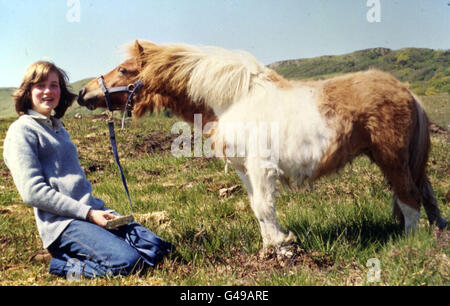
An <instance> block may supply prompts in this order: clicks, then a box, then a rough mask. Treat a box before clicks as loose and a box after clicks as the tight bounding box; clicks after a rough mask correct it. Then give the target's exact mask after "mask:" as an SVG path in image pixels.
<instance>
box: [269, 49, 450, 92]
mask: <svg viewBox="0 0 450 306" xmlns="http://www.w3.org/2000/svg"><path fill="white" fill-rule="evenodd" d="M269 67H270V68H272V69H274V70H275V71H277V72H278V73H279V74H281V75H283V76H284V77H286V78H289V79H320V78H329V77H332V76H335V75H339V74H342V73H346V72H355V71H361V70H366V69H369V68H378V69H381V70H383V71H387V72H390V73H392V74H393V75H394V76H396V77H397V78H398V79H400V80H402V81H403V82H409V83H410V85H411V89H412V90H413V91H414V92H415V93H416V94H419V95H435V94H438V93H450V50H432V49H419V48H406V49H400V50H395V51H394V50H391V49H387V48H373V49H366V50H360V51H356V52H353V53H349V54H344V55H337V56H321V57H315V58H310V59H296V60H287V61H281V62H276V63H273V64H271V65H269Z"/></svg>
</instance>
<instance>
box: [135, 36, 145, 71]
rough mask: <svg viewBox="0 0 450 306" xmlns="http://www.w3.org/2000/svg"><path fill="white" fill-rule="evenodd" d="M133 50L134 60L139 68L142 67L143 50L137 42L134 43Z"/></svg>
mask: <svg viewBox="0 0 450 306" xmlns="http://www.w3.org/2000/svg"><path fill="white" fill-rule="evenodd" d="M134 50H135V54H136V60H137V64H138V66H139V68H142V67H144V64H145V62H144V56H143V55H144V48H143V47H142V46H141V44H140V43H139V41H138V40H136V41H135V42H134Z"/></svg>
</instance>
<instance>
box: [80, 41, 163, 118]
mask: <svg viewBox="0 0 450 306" xmlns="http://www.w3.org/2000/svg"><path fill="white" fill-rule="evenodd" d="M129 53H130V55H131V56H130V57H129V58H128V59H127V60H126V61H124V62H123V63H122V64H120V65H119V66H117V67H116V68H114V69H113V70H111V71H110V72H108V73H106V74H104V75H103V80H104V84H105V86H106V88H108V89H110V88H114V87H122V86H129V85H131V84H134V83H135V82H136V81H137V80H138V78H139V74H140V72H141V70H142V68H143V66H144V62H143V61H142V54H143V47H142V46H141V44H140V43H139V42H138V41H135V43H134V44H133V45H131V46H129ZM127 98H128V93H127V92H116V93H111V94H110V101H111V107H112V108H113V109H117V110H124V109H125V103H126V101H127ZM143 99H144V100H151V102H153V103H152V108H151V111H153V107H154V106H157V107H159V106H160V105H161V104H162V103H161V100H163V97H162V96H161V95H158V94H156V93H154V94H153V95H151V96H150V97H149V96H148V95H143V94H140V93H139V92H138V93H137V94H136V95H135V96H134V101H135V104H136V105H138V107H137V112H138V114H137V115H138V117H140V116H141V115H142V114H143V113H144V112H145V111H147V110H149V109H145V110H143V109H141V108H140V107H139V105H140V104H141V102H142V100H143ZM147 102H149V101H147ZM78 104H80V105H81V106H85V107H87V108H88V109H90V110H94V109H96V108H106V107H107V105H106V99H105V96H104V93H103V90H102V89H101V88H100V85H99V83H98V78H96V79H93V80H91V81H90V82H89V83H87V84H86V85H85V86H84V87H83V88H82V89H81V90H80V92H79V94H78ZM147 104H148V103H147ZM135 111H136V110H135Z"/></svg>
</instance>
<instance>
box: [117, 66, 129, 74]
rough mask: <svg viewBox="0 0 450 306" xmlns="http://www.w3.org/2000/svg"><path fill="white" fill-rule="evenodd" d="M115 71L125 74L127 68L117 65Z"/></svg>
mask: <svg viewBox="0 0 450 306" xmlns="http://www.w3.org/2000/svg"><path fill="white" fill-rule="evenodd" d="M117 71H118V72H119V73H122V74H125V73H126V72H127V70H126V69H125V68H122V67H119V68H118V69H117Z"/></svg>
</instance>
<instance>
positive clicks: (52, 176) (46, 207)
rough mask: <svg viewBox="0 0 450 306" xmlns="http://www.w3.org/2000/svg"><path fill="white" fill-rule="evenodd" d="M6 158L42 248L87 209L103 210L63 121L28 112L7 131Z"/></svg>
mask: <svg viewBox="0 0 450 306" xmlns="http://www.w3.org/2000/svg"><path fill="white" fill-rule="evenodd" d="M3 158H4V160H5V163H6V165H7V166H8V168H9V169H10V171H11V174H12V177H13V180H14V183H15V185H16V187H17V190H18V191H19V194H20V195H21V197H22V199H23V201H24V202H25V203H27V204H30V205H32V206H33V207H34V214H35V218H36V223H37V227H38V231H39V234H40V236H41V238H42V242H43V245H44V248H47V247H48V246H50V244H51V243H52V242H53V241H55V240H56V239H57V238H58V237H59V235H60V234H61V233H62V232H63V231H64V229H65V228H66V227H67V225H69V223H70V222H71V221H73V220H74V219H81V220H85V219H86V217H87V213H88V211H89V209H91V208H93V209H104V210H106V208H105V207H104V202H103V201H102V200H101V199H98V198H95V197H93V196H92V185H91V183H90V182H89V181H88V180H87V179H86V175H85V173H84V171H83V169H82V168H81V165H80V162H79V160H78V153H77V149H76V147H75V145H74V144H73V143H72V141H71V140H70V136H69V134H68V133H67V131H66V130H65V129H64V127H63V125H62V123H61V121H60V120H58V119H56V118H52V119H47V118H46V117H45V116H42V115H40V114H39V113H36V112H33V111H29V112H28V115H22V116H21V117H19V119H17V120H16V121H15V122H13V124H11V126H10V127H9V129H8V132H7V134H6V138H5V141H4V145H3Z"/></svg>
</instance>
